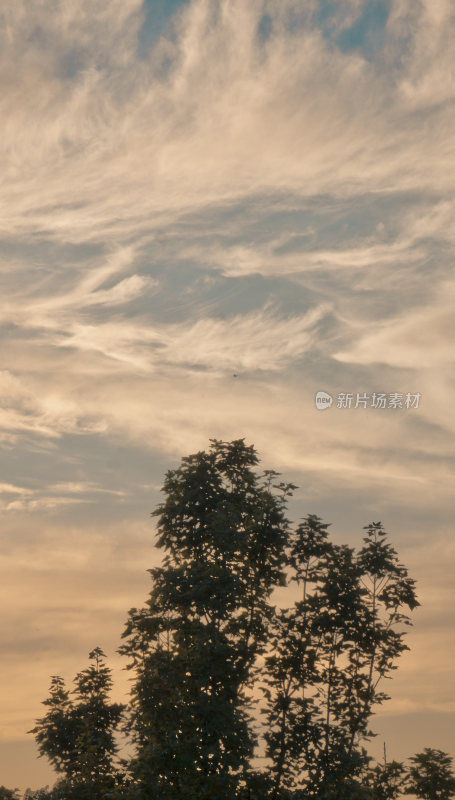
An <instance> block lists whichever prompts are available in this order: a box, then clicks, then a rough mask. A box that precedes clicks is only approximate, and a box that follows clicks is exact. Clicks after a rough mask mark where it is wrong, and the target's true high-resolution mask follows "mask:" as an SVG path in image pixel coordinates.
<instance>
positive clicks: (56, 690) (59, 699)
mask: <svg viewBox="0 0 455 800" xmlns="http://www.w3.org/2000/svg"><path fill="white" fill-rule="evenodd" d="M104 657H105V655H104V653H103V651H102V650H101V649H100V648H99V647H97V648H96V649H95V650H92V652H91V653H90V654H89V659H90V662H91V663H90V666H89V667H88V668H87V669H85V670H83V671H82V672H79V673H78V675H76V678H75V679H74V684H75V687H74V689H73V691H72V693H71V695H72V697H70V693H69V692H68V691H67V689H66V687H65V683H64V681H63V679H62V678H61V677H59V676H54V677H53V678H52V683H51V688H50V697H49V698H48V699H47V700H45V701H44V705H46V706H47V707H48V708H49V711H48V713H47V714H46V715H45V716H44V717H42V718H41V719H39V720H37V723H36V726H35V728H34V729H33V730H32V731H31V733H34V734H35V738H36V741H37V743H38V749H39V752H40V755H45V756H46V757H47V758H48V759H49V761H50V762H51V764H52V765H53V766H54V767H55V769H56V770H57V772H59V773H63V775H64V777H63V778H62V779H61V780H60V781H59V782H58V784H57V786H56V787H55V788H54V794H53V796H55V797H57V798H58V797H60V796H62V797H64V798H65V800H70V798H73V797H74V798H75V799H76V798H77V800H85V798H87V800H98V799H99V800H101V798H105V797H106V796H107V795H106V792H108V791H110V790H113V789H114V787H115V786H116V785H117V784H118V782H119V780H120V775H119V772H118V770H117V767H116V765H115V756H116V752H117V746H116V743H115V739H114V732H115V730H116V729H117V728H118V725H119V723H120V720H121V716H122V713H123V708H124V707H123V706H122V705H120V704H118V703H110V702H109V701H108V700H109V692H110V690H111V686H112V679H111V671H110V669H109V668H108V667H107V666H106V664H105V662H104ZM73 698H74V699H73Z"/></svg>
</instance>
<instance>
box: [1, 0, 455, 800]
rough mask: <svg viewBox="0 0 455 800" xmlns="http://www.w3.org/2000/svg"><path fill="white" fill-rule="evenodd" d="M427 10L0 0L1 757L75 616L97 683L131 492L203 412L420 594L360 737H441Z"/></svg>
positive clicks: (441, 102)
mask: <svg viewBox="0 0 455 800" xmlns="http://www.w3.org/2000/svg"><path fill="white" fill-rule="evenodd" d="M454 34H455V9H454V6H453V3H452V2H450V0H390V2H388V1H387V0H336V2H335V0H280V2H276V0H248V1H246V0H191V1H190V2H178V0H172V2H171V0H167V1H166V0H147V1H146V2H143V0H110V2H109V3H106V2H105V0H66V1H65V2H58V1H57V0H6V2H4V3H3V4H2V8H1V10H0V37H1V47H0V88H1V91H0V106H1V112H0V127H1V130H0V162H1V164H2V169H1V172H0V183H1V195H0V197H1V213H0V297H1V303H0V336H1V340H2V344H1V350H0V353H1V361H0V446H1V448H0V468H1V472H0V513H1V517H2V519H1V526H0V536H1V550H0V558H1V575H2V580H1V582H0V598H1V606H2V612H3V613H2V615H1V622H0V648H1V660H0V673H1V681H0V709H1V712H0V784H1V783H4V784H5V785H6V786H19V787H22V788H25V787H26V786H30V785H31V786H33V787H35V788H36V787H38V786H40V785H44V784H45V783H52V781H53V777H52V773H51V771H50V770H49V769H48V767H47V765H46V763H45V762H44V761H43V760H41V761H37V760H36V753H35V749H34V743H33V739H32V737H31V736H30V735H27V731H28V730H29V729H30V728H32V727H33V725H34V721H35V719H36V718H37V717H38V716H40V715H41V714H42V710H43V707H42V706H41V701H42V700H44V699H45V697H46V696H47V693H48V687H49V683H50V676H51V675H54V674H61V675H63V676H64V677H65V678H66V679H67V681H68V682H69V684H70V683H71V680H72V678H73V677H74V675H75V674H76V672H78V671H79V670H80V669H82V668H84V667H85V666H86V664H87V654H88V652H89V650H91V649H93V648H94V647H95V646H97V645H99V646H101V647H102V648H103V649H104V650H105V651H106V653H107V655H108V658H109V663H110V664H111V666H112V668H113V671H114V676H115V682H116V686H117V690H116V691H117V692H118V693H119V696H120V695H121V694H122V692H124V691H126V689H127V686H128V683H127V678H126V676H125V672H124V670H123V667H124V662H123V659H121V658H120V657H119V656H118V655H117V653H116V650H117V648H118V646H119V644H120V636H121V633H122V630H123V626H124V623H125V620H126V617H127V611H128V609H129V608H130V607H132V606H137V605H141V604H142V603H143V602H144V600H145V597H146V595H147V593H148V591H149V588H150V583H149V580H150V579H149V575H148V574H147V569H149V568H150V567H152V566H154V565H156V564H158V563H159V561H160V557H161V556H160V553H159V552H158V551H157V550H156V549H155V547H154V524H155V523H154V520H153V518H151V517H150V512H151V511H153V509H154V508H155V507H156V505H157V503H158V502H159V501H160V487H161V485H162V480H163V476H164V473H165V472H166V470H167V469H169V468H172V467H175V466H177V465H178V463H179V461H180V458H181V457H182V456H184V455H187V454H189V453H192V452H195V451H198V450H201V449H205V448H206V447H207V446H208V444H209V439H210V438H218V439H223V440H226V441H228V440H231V439H237V438H242V437H244V438H245V439H246V441H247V443H248V444H254V445H255V446H256V448H257V450H258V452H259V455H260V457H261V463H262V466H263V467H264V468H271V469H277V470H279V471H280V472H282V474H283V476H284V478H285V479H286V480H289V481H293V482H294V483H295V484H297V485H298V487H299V488H298V490H296V492H295V496H294V499H293V500H292V502H291V505H290V509H289V515H290V516H291V518H292V519H294V520H298V519H299V518H300V517H302V516H304V515H305V514H307V513H314V514H318V515H319V516H320V517H322V518H323V519H324V520H325V521H326V522H330V523H331V524H332V528H331V530H332V531H333V536H334V538H335V539H336V540H337V541H339V542H346V543H348V544H350V545H352V546H357V545H360V544H361V537H362V534H363V532H362V528H363V526H364V525H367V524H368V523H369V522H371V521H378V520H381V521H382V522H383V524H384V526H385V527H386V529H387V530H388V531H389V533H390V536H391V541H392V542H393V544H394V545H395V547H396V548H397V550H398V552H399V554H400V558H401V560H402V561H403V563H405V564H406V566H407V567H408V569H409V572H410V574H411V575H412V577H414V578H415V579H416V580H417V582H418V594H419V599H420V602H421V608H419V609H418V610H417V611H416V612H415V613H414V615H413V618H414V627H413V629H412V632H411V633H410V634H409V637H408V644H409V647H410V651H409V652H408V653H407V654H406V655H405V656H403V658H402V659H401V662H400V666H399V670H398V671H397V672H396V673H395V676H394V678H393V681H391V682H389V683H388V685H387V687H386V688H387V691H388V693H389V694H390V695H391V699H390V700H389V702H388V703H387V704H385V705H384V706H383V707H382V709H381V710H380V713H378V715H377V716H376V717H375V719H374V723H373V727H374V729H375V730H376V731H377V733H378V737H377V739H376V740H375V742H374V743H373V751H374V748H376V750H377V752H378V753H381V752H382V746H383V742H384V741H386V742H387V750H388V753H389V755H390V757H395V758H405V757H407V756H409V755H411V754H412V753H415V752H416V751H418V750H419V749H422V748H423V747H425V746H431V747H437V748H441V749H443V750H446V751H448V752H450V753H452V755H455V734H454V731H455V724H454V723H455V698H454V696H453V686H454V685H455V681H454V677H455V676H454V670H455V667H454V664H455V645H454V637H453V631H454V603H453V574H454V568H455V544H454V538H453V522H452V520H453V496H454V480H453V478H454V449H455V448H454V433H455V416H454V414H453V407H454V402H455V392H454V363H453V362H454V353H455V348H454V316H453V307H454V301H455V277H454V272H453V254H454V245H455V214H454V210H455V199H454V198H455V191H454V190H455V148H454V142H455V140H454V137H453V130H454V127H455V103H454V101H455V51H454V48H453V38H454ZM317 392H326V393H327V394H329V395H330V397H331V398H332V403H331V405H330V407H329V406H327V407H325V408H321V409H320V408H318V407H317V405H316V402H315V397H316V394H317ZM400 405H401V407H400ZM407 406H409V407H407Z"/></svg>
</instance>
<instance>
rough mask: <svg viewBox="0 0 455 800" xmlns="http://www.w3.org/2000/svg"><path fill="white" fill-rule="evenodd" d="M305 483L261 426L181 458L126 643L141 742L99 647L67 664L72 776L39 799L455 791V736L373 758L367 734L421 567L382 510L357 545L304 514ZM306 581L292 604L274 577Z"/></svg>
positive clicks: (63, 693) (189, 799)
mask: <svg viewBox="0 0 455 800" xmlns="http://www.w3.org/2000/svg"><path fill="white" fill-rule="evenodd" d="M295 488H296V487H295V486H293V485H292V484H287V483H284V482H281V481H280V480H279V473H276V472H274V471H273V470H266V471H265V472H260V471H259V470H258V458H257V454H256V452H255V450H254V448H253V447H249V446H247V445H246V444H245V442H244V441H243V440H236V441H233V442H222V441H218V440H212V441H211V447H210V449H209V450H208V451H207V452H204V451H202V452H199V453H196V454H193V455H190V456H188V457H186V458H184V459H183V460H182V463H181V465H180V466H179V467H178V468H177V469H174V470H170V471H169V472H168V473H167V475H166V478H165V482H164V487H163V491H164V494H165V499H164V501H163V502H162V503H161V504H160V505H159V507H158V508H157V510H156V511H155V512H154V514H155V515H156V516H157V518H158V524H157V529H158V539H157V544H158V547H159V548H161V550H162V551H163V559H162V564H161V566H159V567H155V568H154V569H151V570H150V574H151V576H152V581H153V584H152V590H151V592H150V595H149V597H148V600H147V602H146V604H145V606H144V608H141V609H136V608H135V609H132V610H131V611H130V613H129V619H128V622H127V625H126V628H125V631H124V634H123V638H124V644H123V645H122V647H121V650H120V652H121V653H123V654H124V655H125V656H127V658H128V667H127V668H128V669H130V670H131V671H132V674H133V681H132V683H133V688H132V694H131V701H130V704H129V707H128V713H127V715H126V718H125V723H124V729H125V731H126V732H127V733H128V734H129V735H130V738H131V741H132V744H133V746H134V748H135V750H134V754H133V756H132V758H131V759H130V760H129V762H119V761H118V759H117V758H116V745H115V738H114V734H115V731H116V730H117V729H118V727H119V725H120V721H121V718H122V713H123V706H121V705H119V704H116V703H111V702H109V692H110V689H111V675H110V670H109V669H108V668H107V667H106V665H105V663H104V661H103V659H104V653H103V652H102V651H101V650H100V649H99V648H97V649H96V650H94V651H92V653H90V656H89V658H90V661H91V664H90V666H89V667H88V669H86V670H84V671H82V672H80V673H79V674H78V675H77V676H76V678H75V688H74V690H73V691H72V692H71V693H70V692H68V691H67V689H66V687H65V684H64V682H63V680H62V679H61V678H60V677H58V676H54V678H53V679H52V684H51V692H50V697H49V698H48V699H47V700H46V701H45V705H46V706H47V707H48V712H47V714H46V715H45V716H44V717H43V718H42V719H40V720H38V721H37V724H36V727H35V728H34V730H33V733H34V734H35V737H36V739H37V742H38V746H39V750H40V754H41V755H46V756H47V758H48V759H49V760H50V762H51V763H52V764H53V765H54V767H55V768H56V769H57V771H58V772H59V773H60V774H61V775H62V778H61V779H60V780H59V781H58V782H57V784H56V786H55V787H54V788H53V789H52V790H51V791H50V792H47V790H39V791H38V792H35V793H33V792H31V793H30V794H29V795H27V800H76V798H77V800H89V798H90V800H215V799H216V800H228V798H229V800H231V798H232V799H233V800H310V799H311V798H313V799H314V800H397V798H399V797H400V796H402V792H403V791H406V792H407V793H412V792H415V794H417V796H418V797H419V798H422V800H449V799H450V798H451V797H453V796H454V794H455V779H454V777H453V775H452V771H451V759H450V758H449V757H448V756H447V755H446V754H445V753H442V752H441V751H437V750H429V749H427V750H425V752H424V753H421V754H418V755H416V756H414V757H413V758H412V759H411V766H410V767H408V768H406V767H405V766H404V765H403V764H400V763H398V762H395V761H392V762H390V763H387V762H386V760H385V758H384V764H377V765H375V766H374V767H371V766H370V758H369V757H368V755H367V751H366V749H365V746H366V744H367V743H368V741H369V739H370V737H371V736H372V733H371V731H370V730H369V720H370V718H371V715H372V713H373V711H374V709H375V707H377V706H378V705H380V704H381V703H383V702H384V701H385V700H386V699H388V698H387V694H386V693H385V692H384V691H383V688H382V682H383V681H384V680H385V679H387V678H390V677H391V674H392V672H393V670H395V669H396V668H397V667H396V662H397V659H398V658H399V656H400V655H401V654H402V653H403V651H405V650H407V649H408V648H407V646H406V644H405V634H406V628H407V626H408V625H409V624H410V621H409V617H408V612H409V611H410V610H412V609H414V608H415V607H416V606H417V605H418V602H417V599H416V594H415V584H414V581H413V580H412V579H411V578H409V576H408V573H407V570H406V568H405V567H404V566H403V565H402V564H401V563H400V562H399V559H398V555H397V553H396V551H395V549H394V548H393V547H392V545H391V544H390V543H389V541H388V538H387V534H386V532H385V530H384V528H383V527H382V524H381V523H380V522H373V523H371V524H370V525H368V526H366V528H365V529H364V530H365V535H364V538H363V544H362V546H361V547H360V549H358V550H357V551H356V550H355V549H354V548H352V547H348V546H346V545H340V544H336V543H334V542H333V541H331V540H330V538H329V533H328V528H329V526H328V525H326V524H324V523H323V522H322V520H321V519H319V518H318V517H317V516H315V515H308V516H307V517H306V518H305V519H303V520H302V521H301V523H300V524H299V525H298V526H297V527H296V528H295V529H291V527H290V525H289V523H288V520H287V518H286V504H287V499H288V497H289V496H290V495H291V494H292V491H293V489H295ZM292 585H294V586H295V587H296V593H298V600H297V601H296V602H295V603H294V604H293V606H291V607H289V608H281V609H280V608H278V609H277V608H276V607H275V605H273V603H272V599H273V598H272V594H273V592H274V590H275V589H277V588H279V587H281V588H284V587H286V586H289V587H291V586H292ZM384 755H385V754H384ZM258 757H259V758H258ZM258 764H262V766H261V767H259V766H258ZM4 791H7V790H4ZM0 792H1V790H0ZM40 792H41V793H40ZM4 796H5V798H8V797H15V795H14V793H13V794H12V795H11V794H7V795H4ZM1 797H2V795H1V794H0V800H1Z"/></svg>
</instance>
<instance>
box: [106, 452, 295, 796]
mask: <svg viewBox="0 0 455 800" xmlns="http://www.w3.org/2000/svg"><path fill="white" fill-rule="evenodd" d="M257 462H258V459H257V456H256V453H255V451H254V448H253V447H247V446H246V445H245V443H244V442H243V440H239V441H234V442H231V443H224V442H219V441H215V440H213V441H212V446H211V449H210V451H209V452H200V453H197V454H195V455H192V456H189V457H187V458H184V459H183V461H182V465H181V467H179V468H178V469H176V470H172V471H170V472H168V473H167V475H166V480H165V484H164V492H165V494H166V500H165V502H164V503H163V504H162V505H160V506H159V508H158V509H157V511H156V512H155V514H156V515H157V516H158V547H160V548H162V549H163V550H164V552H165V557H164V561H163V566H162V567H157V568H155V569H152V570H150V572H151V575H152V578H153V589H152V592H151V594H150V598H149V600H148V602H147V606H146V607H145V608H143V609H141V610H137V609H133V610H132V611H131V612H130V617H129V622H128V624H127V628H126V631H125V637H126V640H127V641H126V644H125V645H124V646H123V648H122V651H121V652H123V653H124V654H125V655H127V656H129V658H130V668H133V669H134V670H135V673H136V680H135V685H134V691H133V695H132V713H131V732H132V735H133V739H134V742H135V744H136V746H137V755H136V757H135V758H134V759H133V761H132V764H131V770H132V774H133V776H134V779H135V781H136V782H137V783H138V786H139V787H140V791H141V792H142V794H140V796H141V797H144V798H149V797H151V796H153V797H154V798H156V799H157V800H158V798H159V799H160V800H164V799H165V798H166V800H167V798H169V800H177V798H185V800H186V799H188V800H197V799H198V798H206V799H207V800H213V798H215V797H216V798H217V800H223V798H226V800H228V798H229V800H231V799H232V798H233V797H235V796H236V793H237V792H238V791H240V789H241V787H242V786H244V785H245V784H246V783H247V781H248V774H249V771H250V761H251V758H252V756H253V752H254V747H255V744H256V734H255V731H254V727H253V725H252V724H251V702H250V701H249V699H248V694H247V689H248V687H249V686H251V684H252V681H253V677H254V668H255V664H256V659H257V657H258V655H259V654H260V653H261V652H263V651H264V649H265V646H266V641H267V638H268V631H269V622H270V619H271V617H272V616H273V608H272V606H271V605H270V603H269V597H270V594H271V592H272V590H273V589H274V587H275V586H276V585H280V584H283V583H284V573H283V569H284V565H285V555H284V553H285V545H286V542H287V536H288V523H287V520H286V518H285V516H284V507H285V497H286V495H287V494H288V493H289V492H290V491H291V490H292V488H293V487H291V486H289V485H285V484H279V485H278V486H277V487H276V488H275V489H274V488H273V487H272V481H273V479H274V478H275V476H276V473H274V472H267V473H265V474H257V472H256V471H255V470H254V467H255V466H256V464H257Z"/></svg>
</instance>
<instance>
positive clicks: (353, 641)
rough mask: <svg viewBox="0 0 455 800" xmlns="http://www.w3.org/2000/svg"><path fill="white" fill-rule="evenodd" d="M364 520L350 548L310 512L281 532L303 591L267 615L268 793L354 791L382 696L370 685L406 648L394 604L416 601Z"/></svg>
mask: <svg viewBox="0 0 455 800" xmlns="http://www.w3.org/2000/svg"><path fill="white" fill-rule="evenodd" d="M365 530H366V535H365V537H364V546H363V547H362V548H361V549H360V550H359V551H358V552H357V553H356V552H355V551H354V550H353V549H352V548H349V547H347V546H345V545H335V544H333V543H331V542H330V541H329V539H328V526H327V525H325V524H324V523H322V521H321V520H320V519H319V518H318V517H316V516H314V515H310V516H308V517H307V518H306V519H305V520H304V521H303V523H301V524H300V525H299V526H298V527H297V529H296V531H295V533H294V534H293V535H292V537H291V539H290V549H289V554H288V564H289V568H290V575H291V577H290V580H291V581H293V582H295V583H296V584H297V585H298V586H299V587H300V590H301V593H302V594H301V597H302V599H301V600H299V601H297V602H296V603H295V604H294V606H293V608H291V609H285V610H282V611H280V612H278V614H277V615H276V616H275V618H274V620H273V626H272V628H273V637H272V639H271V647H270V650H271V653H270V655H269V656H268V657H267V659H266V668H267V673H266V677H265V683H266V687H267V688H266V689H265V690H264V694H265V697H266V701H267V705H266V709H265V716H266V721H267V732H266V734H265V739H266V742H267V755H268V756H269V758H270V759H271V762H272V763H271V767H270V770H271V774H272V775H273V780H274V787H275V788H274V791H273V793H272V797H273V798H274V799H275V798H279V797H280V796H281V789H282V787H283V786H284V787H286V788H290V789H294V788H300V789H302V790H304V792H305V797H317V798H332V797H333V798H337V799H338V800H342V798H344V797H346V798H353V797H354V795H355V793H356V792H359V791H360V789H359V788H358V787H359V784H360V782H361V777H362V775H363V773H364V772H365V769H366V767H367V764H368V761H369V758H368V756H367V753H366V751H365V749H364V747H363V746H362V742H364V741H366V740H368V738H369V737H370V736H371V733H370V732H369V730H368V721H369V718H370V716H371V713H372V709H373V707H374V705H376V704H378V703H382V702H384V700H386V699H387V695H386V694H384V693H383V692H381V691H379V689H378V685H379V683H380V681H381V680H382V679H383V678H386V677H388V676H389V673H390V672H391V671H392V670H393V669H396V667H395V661H396V659H397V657H398V656H399V655H400V654H401V653H402V652H403V651H404V650H406V649H407V646H406V645H405V643H404V641H403V639H404V633H405V630H404V626H406V625H408V624H409V619H408V617H407V616H406V615H405V614H404V613H403V612H402V609H403V607H407V608H409V609H413V608H414V607H415V606H416V605H418V603H417V600H416V597H415V590H414V581H412V580H411V579H410V578H409V577H408V575H407V570H406V569H405V568H404V567H403V566H402V565H401V564H400V563H399V561H398V557H397V554H396V551H395V550H394V548H393V547H392V546H391V545H390V544H389V543H388V541H387V536H386V533H385V531H384V529H383V527H382V525H381V523H379V522H377V523H372V524H371V525H368V526H367V527H366V528H365Z"/></svg>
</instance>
